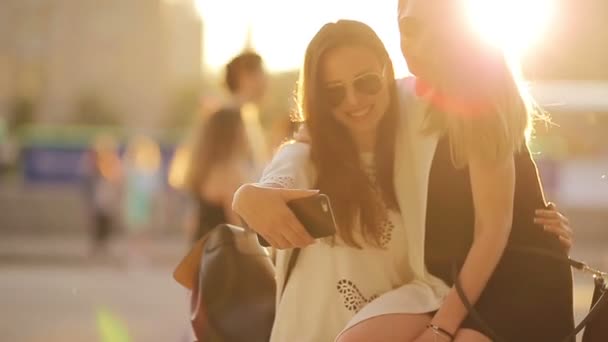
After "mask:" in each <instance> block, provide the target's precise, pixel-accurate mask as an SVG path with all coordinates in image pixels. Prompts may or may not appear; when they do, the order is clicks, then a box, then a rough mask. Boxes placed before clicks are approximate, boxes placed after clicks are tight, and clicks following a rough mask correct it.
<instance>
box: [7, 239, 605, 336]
mask: <svg viewBox="0 0 608 342" xmlns="http://www.w3.org/2000/svg"><path fill="white" fill-rule="evenodd" d="M151 246H152V247H151V250H152V251H153V252H152V253H151V255H150V256H151V258H150V259H151V261H150V263H148V264H146V265H135V266H133V267H132V268H130V267H128V266H127V265H125V264H123V263H121V262H120V261H119V260H120V258H119V257H114V258H106V259H97V260H91V259H88V258H87V257H86V251H87V240H86V239H85V238H84V237H80V238H78V237H72V238H70V239H66V238H62V239H56V240H55V241H54V240H53V239H49V238H48V237H46V238H43V239H40V238H38V239H35V238H31V237H30V238H28V237H15V236H13V237H5V238H2V239H1V240H0V251H1V253H0V315H1V316H2V320H0V335H1V336H2V341H19V342H42V341H44V342H59V341H61V342H72V341H73V342H78V341H91V342H94V341H102V340H101V338H100V327H99V325H98V322H97V320H98V318H97V316H98V315H99V314H100V312H102V311H104V310H105V312H107V313H109V314H110V315H112V317H113V319H115V320H116V321H117V322H118V324H119V325H120V326H121V327H123V328H124V329H126V331H127V332H128V335H129V337H130V339H129V340H128V341H131V342H139V341H146V342H155V341H159V342H161V341H162V342H173V341H176V342H182V341H184V342H185V341H188V340H187V339H186V333H187V329H188V326H187V325H186V322H187V320H188V314H187V312H188V302H187V293H186V291H185V290H184V289H182V288H181V287H180V286H179V285H178V284H177V283H176V282H175V281H173V279H172V277H171V272H172V269H173V266H174V265H175V264H176V262H177V260H178V259H179V257H180V256H181V254H182V253H183V252H184V250H185V248H186V247H185V245H184V244H183V243H182V242H181V241H180V240H179V239H177V238H168V239H166V240H165V241H161V240H158V239H157V240H153V242H152V243H151ZM115 247H116V248H114V249H113V251H116V252H119V251H120V247H121V245H120V243H117V244H116V246H115ZM602 253H604V255H603V256H602ZM572 254H573V256H575V257H577V258H580V259H583V260H586V261H587V262H589V263H590V264H592V265H594V266H597V267H602V268H603V269H607V268H608V254H605V249H603V248H602V246H601V245H600V243H593V242H589V241H585V242H584V243H581V244H579V245H577V246H576V247H575V249H574V250H573V251H572ZM592 290H593V287H592V280H591V279H590V278H589V277H587V276H582V275H580V274H578V273H575V301H576V305H575V307H576V314H577V320H580V319H581V315H584V314H585V313H586V312H587V310H588V307H589V300H590V298H591V293H592ZM116 341H119V340H116ZM120 341H122V340H120Z"/></svg>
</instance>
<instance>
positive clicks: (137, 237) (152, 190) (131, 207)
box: [123, 136, 161, 263]
mask: <svg viewBox="0 0 608 342" xmlns="http://www.w3.org/2000/svg"><path fill="white" fill-rule="evenodd" d="M160 164H161V153H160V148H159V147H158V144H157V143H156V142H154V141H153V140H152V139H150V138H148V137H145V136H136V137H134V138H133V139H132V140H131V142H130V143H129V145H128V146H127V149H126V152H125V157H124V168H125V193H124V199H123V204H124V221H125V226H126V229H127V234H128V237H127V240H128V251H127V256H128V258H129V259H128V261H129V262H131V263H132V262H139V261H145V259H146V256H147V254H148V252H149V251H148V249H149V243H148V240H149V236H148V235H149V229H150V224H151V222H152V220H153V216H154V210H155V205H154V204H155V199H156V194H157V192H158V190H159V187H160V181H161V178H160V172H159V171H160Z"/></svg>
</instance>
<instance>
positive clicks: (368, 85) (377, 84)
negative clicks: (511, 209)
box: [353, 74, 382, 95]
mask: <svg viewBox="0 0 608 342" xmlns="http://www.w3.org/2000/svg"><path fill="white" fill-rule="evenodd" d="M353 86H354V87H355V89H357V91H359V92H361V93H363V94H367V95H376V94H378V93H379V92H380V90H381V89H382V80H381V79H380V77H379V76H378V75H374V74H369V75H364V76H361V77H359V78H358V79H356V80H355V81H354V82H353Z"/></svg>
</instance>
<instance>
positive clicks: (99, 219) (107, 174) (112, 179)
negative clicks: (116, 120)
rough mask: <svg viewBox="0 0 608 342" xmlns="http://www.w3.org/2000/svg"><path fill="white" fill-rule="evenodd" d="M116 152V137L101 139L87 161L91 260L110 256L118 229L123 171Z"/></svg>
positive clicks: (88, 155) (96, 140)
mask: <svg viewBox="0 0 608 342" xmlns="http://www.w3.org/2000/svg"><path fill="white" fill-rule="evenodd" d="M117 150H118V147H117V144H116V141H115V140H114V138H113V137H111V136H108V135H100V136H98V137H97V138H96V139H95V142H94V143H93V146H92V148H91V149H90V150H89V151H88V152H87V153H86V155H85V159H84V163H85V164H84V167H85V175H84V179H85V196H86V199H87V202H88V207H89V213H90V215H89V216H90V218H91V219H90V222H91V229H90V230H89V232H90V235H91V251H90V254H91V256H103V255H107V254H108V252H109V251H108V242H109V239H110V237H111V235H112V231H113V230H115V229H116V227H117V226H118V212H117V211H118V206H117V204H118V203H119V199H120V196H121V178H122V170H121V162H120V157H119V156H118V151H117Z"/></svg>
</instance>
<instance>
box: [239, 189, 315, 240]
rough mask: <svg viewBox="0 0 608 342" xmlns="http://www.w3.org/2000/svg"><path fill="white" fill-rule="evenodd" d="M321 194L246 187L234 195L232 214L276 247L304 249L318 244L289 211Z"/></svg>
mask: <svg viewBox="0 0 608 342" xmlns="http://www.w3.org/2000/svg"><path fill="white" fill-rule="evenodd" d="M317 193H318V191H317V190H300V189H284V188H276V187H272V186H265V185H260V184H245V185H243V186H241V187H240V188H239V189H238V190H237V191H236V192H235V193H234V199H233V202H232V210H234V212H235V213H237V214H238V215H239V216H240V217H241V218H242V219H243V220H244V221H245V222H247V225H249V227H250V228H251V229H253V230H254V231H255V232H256V233H258V234H260V235H262V236H263V237H264V239H266V241H268V243H270V245H272V246H273V247H275V248H278V249H287V248H301V247H306V246H308V245H310V244H312V243H314V242H315V240H314V239H313V238H312V237H311V236H310V234H308V232H307V231H306V229H305V228H304V226H302V224H301V223H300V221H298V219H297V218H296V216H295V215H294V214H293V212H292V211H291V210H290V209H289V207H288V206H287V202H289V201H290V200H294V199H297V198H304V197H309V196H313V195H315V194H317Z"/></svg>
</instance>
